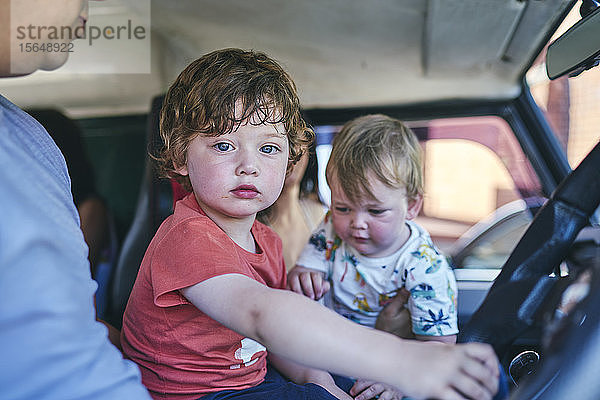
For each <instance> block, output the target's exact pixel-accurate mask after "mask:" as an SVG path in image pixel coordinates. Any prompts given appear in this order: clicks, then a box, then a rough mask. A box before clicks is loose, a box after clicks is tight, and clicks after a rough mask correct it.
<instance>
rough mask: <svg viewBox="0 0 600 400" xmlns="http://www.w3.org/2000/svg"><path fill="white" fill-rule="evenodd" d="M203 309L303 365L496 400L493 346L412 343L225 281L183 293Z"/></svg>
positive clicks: (422, 391)
mask: <svg viewBox="0 0 600 400" xmlns="http://www.w3.org/2000/svg"><path fill="white" fill-rule="evenodd" d="M182 293H183V295H184V296H185V297H186V298H188V299H189V300H190V301H191V302H192V303H193V304H194V305H195V306H196V307H198V309H200V310H201V311H203V312H204V313H206V314H207V315H209V316H210V317H212V318H214V319H215V320H216V321H218V322H220V323H222V324H223V325H225V326H227V327H229V328H230V329H232V330H234V331H236V332H238V333H240V334H242V335H244V336H248V337H250V338H252V339H254V340H256V341H258V342H260V343H262V344H263V345H264V346H266V347H267V349H268V350H269V351H271V352H273V353H276V354H278V355H281V356H282V357H286V358H288V359H290V360H293V361H294V362H297V363H301V364H303V365H310V366H312V367H315V368H319V369H323V370H327V371H331V372H335V373H338V374H341V375H346V376H360V377H363V378H365V379H371V380H374V381H378V382H386V383H389V384H391V385H393V386H397V387H398V388H399V389H400V390H402V392H403V393H405V394H406V395H408V396H412V397H415V398H428V397H434V398H439V399H452V398H460V396H461V394H462V395H464V396H466V397H467V398H472V399H481V400H486V399H491V398H492V395H493V394H494V393H495V392H496V390H497V388H498V361H497V359H496V356H495V354H494V352H493V350H492V348H491V347H490V346H489V345H485V344H480V343H471V344H466V345H456V346H448V345H444V344H441V343H440V344H437V343H436V344H430V343H427V344H425V343H421V342H417V341H405V340H401V339H398V338H396V337H394V336H393V335H390V334H387V333H385V332H380V331H377V330H374V329H369V328H365V327H362V326H360V325H358V324H355V323H353V322H351V321H348V320H346V319H344V318H342V317H340V316H338V315H337V314H335V313H334V312H333V311H331V310H328V309H327V308H325V307H322V306H321V305H319V304H317V303H315V302H313V301H310V300H308V299H307V298H305V297H302V296H298V295H297V294H295V293H293V292H291V291H288V290H277V289H271V288H268V287H266V286H264V285H262V284H260V283H258V282H256V281H254V280H252V279H250V278H248V277H246V276H243V275H238V274H228V275H221V276H216V277H213V278H210V279H208V280H205V281H203V282H201V283H198V284H196V285H194V286H190V287H187V288H184V289H182Z"/></svg>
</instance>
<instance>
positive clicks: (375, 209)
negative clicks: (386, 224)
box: [369, 208, 387, 215]
mask: <svg viewBox="0 0 600 400" xmlns="http://www.w3.org/2000/svg"><path fill="white" fill-rule="evenodd" d="M386 211H387V210H381V209H378V208H372V209H370V210H369V213H370V214H371V215H381V214H383V213H384V212H386Z"/></svg>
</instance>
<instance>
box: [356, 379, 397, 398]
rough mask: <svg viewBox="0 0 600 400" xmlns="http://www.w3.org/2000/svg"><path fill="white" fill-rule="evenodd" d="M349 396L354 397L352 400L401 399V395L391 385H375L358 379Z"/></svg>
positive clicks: (375, 383)
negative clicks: (374, 399)
mask: <svg viewBox="0 0 600 400" xmlns="http://www.w3.org/2000/svg"><path fill="white" fill-rule="evenodd" d="M350 394H351V395H352V396H355V397H354V400H368V399H373V398H377V399H379V400H400V399H402V397H403V395H402V393H401V392H400V391H399V390H398V389H396V388H395V387H393V386H391V385H386V384H385V383H377V382H373V381H369V380H365V379H358V380H357V381H356V383H354V386H352V389H350Z"/></svg>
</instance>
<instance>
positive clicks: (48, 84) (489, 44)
mask: <svg viewBox="0 0 600 400" xmlns="http://www.w3.org/2000/svg"><path fill="white" fill-rule="evenodd" d="M123 1H124V2H125V3H128V4H129V5H131V6H132V7H135V6H136V4H135V3H136V1H139V0H123ZM96 4H98V5H100V7H102V2H99V3H96ZM570 4H572V1H571V0H529V1H527V0H296V1H274V0H252V1H244V0H218V1H209V0H175V1H173V0H152V1H151V12H152V23H151V28H152V73H151V74H127V75H126V74H121V75H117V74H114V75H93V74H79V75H68V74H56V75H52V74H46V73H41V74H40V73H36V74H34V75H33V76H30V77H25V78H18V79H13V80H2V81H0V93H3V94H4V95H6V96H7V97H9V98H11V99H12V100H13V101H15V102H17V103H18V104H20V105H22V106H32V105H35V106H45V105H58V106H61V107H64V108H66V109H68V110H70V111H71V112H73V113H77V112H80V113H83V114H85V113H86V112H93V110H96V112H116V113H119V112H128V111H135V110H145V109H147V108H148V106H149V104H150V99H151V97H152V96H153V95H155V94H158V93H160V92H162V91H164V90H166V88H167V87H168V85H169V83H170V82H171V81H172V80H173V79H174V77H175V76H176V75H177V73H178V72H179V71H180V70H181V69H182V68H183V67H184V66H185V65H186V64H187V63H188V62H189V61H191V60H193V59H195V58H197V57H198V56H200V55H202V54H204V53H206V52H208V51H211V50H214V49H218V48H223V47H241V48H248V49H250V48H251V49H255V50H261V51H265V52H266V53H267V54H269V55H271V56H272V57H274V58H275V59H277V60H278V61H280V62H281V63H282V64H283V65H284V66H285V68H286V69H287V70H288V71H289V72H290V74H291V75H292V77H293V78H294V80H295V81H296V84H297V86H298V90H299V94H300V98H301V101H302V103H303V106H304V107H306V108H315V107H347V106H352V107H356V106H372V105H380V104H407V103H415V102H425V101H432V100H449V99H498V98H509V97H514V96H516V95H517V94H518V90H519V89H518V88H519V80H520V78H521V77H522V75H523V73H524V70H525V69H526V68H527V67H528V66H529V64H530V63H531V61H532V59H533V58H534V57H535V56H536V53H537V52H538V51H539V50H540V48H541V47H542V46H543V45H544V43H545V41H546V40H547V39H548V31H549V30H551V29H553V28H555V27H556V25H557V22H558V19H559V18H560V17H561V16H563V15H564V12H565V10H566V8H568V7H569V5H570ZM107 11H108V12H110V10H107ZM8 81H10V82H8ZM6 82H7V83H6ZM34 94H35V96H34ZM101 110H103V111H101Z"/></svg>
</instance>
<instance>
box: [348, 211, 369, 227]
mask: <svg viewBox="0 0 600 400" xmlns="http://www.w3.org/2000/svg"><path fill="white" fill-rule="evenodd" d="M350 227H351V228H352V229H366V228H367V218H366V216H365V215H364V214H363V213H353V214H352V217H351V219H350Z"/></svg>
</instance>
